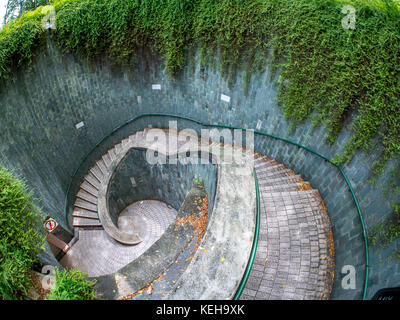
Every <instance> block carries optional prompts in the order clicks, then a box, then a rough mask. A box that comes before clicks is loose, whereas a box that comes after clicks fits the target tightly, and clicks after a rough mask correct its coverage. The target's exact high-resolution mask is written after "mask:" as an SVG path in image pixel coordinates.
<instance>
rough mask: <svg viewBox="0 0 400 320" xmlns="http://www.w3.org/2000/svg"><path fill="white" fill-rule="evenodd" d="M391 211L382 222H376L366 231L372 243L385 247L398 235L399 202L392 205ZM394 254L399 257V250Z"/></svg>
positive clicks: (399, 229) (399, 233)
mask: <svg viewBox="0 0 400 320" xmlns="http://www.w3.org/2000/svg"><path fill="white" fill-rule="evenodd" d="M393 209H394V210H393V213H392V214H391V215H390V216H389V217H388V218H387V219H385V221H383V222H382V223H378V224H376V225H375V226H374V227H373V228H371V230H370V231H369V232H368V239H369V241H370V242H371V244H372V245H378V246H381V247H385V246H387V245H389V244H390V243H392V241H393V240H394V239H397V238H398V237H399V236H400V204H396V205H393ZM394 256H395V257H397V258H400V251H396V252H395V253H394Z"/></svg>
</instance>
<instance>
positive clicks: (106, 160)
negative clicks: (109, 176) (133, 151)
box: [101, 153, 111, 168]
mask: <svg viewBox="0 0 400 320" xmlns="http://www.w3.org/2000/svg"><path fill="white" fill-rule="evenodd" d="M101 158H102V159H103V162H104V164H105V165H106V167H107V168H109V167H110V164H111V159H110V156H109V155H108V153H106V154H103V156H102V157H101Z"/></svg>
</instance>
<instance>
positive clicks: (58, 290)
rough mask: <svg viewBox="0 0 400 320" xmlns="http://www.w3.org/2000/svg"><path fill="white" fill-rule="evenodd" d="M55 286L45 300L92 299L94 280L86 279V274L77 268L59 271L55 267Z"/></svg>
mask: <svg viewBox="0 0 400 320" xmlns="http://www.w3.org/2000/svg"><path fill="white" fill-rule="evenodd" d="M55 271H56V282H55V287H54V288H53V289H51V290H50V293H49V294H48V295H47V297H46V300H93V299H94V296H95V294H96V292H95V291H94V289H93V286H94V285H95V283H96V281H95V280H93V281H88V280H86V276H87V275H86V274H85V273H83V272H81V271H79V270H75V269H72V270H69V271H60V270H58V269H57V268H56V270H55Z"/></svg>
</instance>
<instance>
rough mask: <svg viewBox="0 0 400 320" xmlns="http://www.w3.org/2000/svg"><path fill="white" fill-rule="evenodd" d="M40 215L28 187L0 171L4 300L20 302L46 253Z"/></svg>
mask: <svg viewBox="0 0 400 320" xmlns="http://www.w3.org/2000/svg"><path fill="white" fill-rule="evenodd" d="M40 221H41V218H40V212H39V209H38V208H37V207H35V205H34V200H33V199H32V197H31V194H30V193H29V192H28V190H27V187H26V185H25V183H24V182H23V181H21V180H19V179H17V178H16V177H15V175H13V174H12V173H11V172H9V171H7V170H6V169H4V168H1V167H0V298H1V299H19V298H20V297H21V294H24V293H26V288H27V287H29V286H30V276H29V273H28V272H29V270H30V269H31V268H32V267H33V265H34V263H35V262H37V258H36V257H37V255H38V253H39V251H40V250H41V249H43V242H44V239H45V237H44V233H43V234H41V233H39V232H38V231H37V229H38V228H35V227H38V224H39V223H40Z"/></svg>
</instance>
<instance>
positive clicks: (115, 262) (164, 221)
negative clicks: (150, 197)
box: [60, 129, 334, 300]
mask: <svg viewBox="0 0 400 320" xmlns="http://www.w3.org/2000/svg"><path fill="white" fill-rule="evenodd" d="M152 130H160V129H145V130H143V131H139V132H136V133H135V134H134V135H131V136H129V137H128V138H126V139H124V140H122V141H121V142H120V143H118V144H116V145H114V147H112V148H111V149H110V150H108V152H107V153H105V154H104V155H103V156H102V157H101V159H99V160H98V161H97V162H96V164H95V165H94V166H93V167H92V168H90V169H89V171H88V172H87V174H86V175H85V176H84V179H83V181H82V182H81V184H80V189H79V191H78V192H77V194H76V200H75V203H74V206H73V212H72V225H73V228H74V239H73V240H72V241H71V243H70V244H69V245H70V247H71V249H70V250H69V251H68V252H67V253H66V254H65V256H64V257H63V258H62V259H61V260H60V263H61V264H62V265H63V266H65V267H66V268H78V269H81V270H83V271H85V272H87V273H88V274H89V275H90V276H93V277H95V276H103V275H107V274H111V273H117V272H118V270H120V269H121V268H123V267H124V266H126V265H127V264H129V263H131V262H132V261H134V260H135V259H137V258H138V257H140V255H141V254H143V253H144V252H145V251H146V250H147V249H149V248H150V247H151V246H152V245H153V244H154V243H155V242H156V241H157V240H158V239H160V237H161V236H162V233H163V232H164V231H165V230H166V229H167V228H168V227H169V226H170V225H171V224H173V222H174V220H175V218H176V216H177V212H176V211H175V210H174V209H172V208H170V207H169V206H166V205H165V204H163V203H157V202H155V201H154V202H151V201H146V202H144V203H136V204H134V205H135V206H136V207H135V208H136V209H135V210H133V213H131V214H129V213H127V214H125V216H126V215H128V216H129V215H131V216H135V214H137V212H141V213H140V214H139V215H140V216H141V217H142V218H141V219H142V220H140V221H141V222H142V223H143V221H144V220H146V223H147V225H148V226H149V228H150V229H151V228H152V226H153V227H154V226H157V228H155V229H154V230H153V232H144V233H142V234H141V235H140V240H141V241H140V243H138V244H135V245H127V244H124V243H121V242H120V241H117V240H116V239H115V238H113V236H112V233H110V232H107V226H105V225H104V223H102V221H103V220H102V219H101V216H102V213H99V208H100V206H101V203H102V200H101V199H100V198H101V196H102V192H103V191H102V190H106V189H107V185H108V183H109V181H110V177H111V176H112V172H113V171H114V170H115V168H116V166H117V164H118V161H120V160H121V159H122V158H123V156H124V155H125V154H126V153H127V151H128V150H129V149H130V148H143V149H148V148H154V147H155V143H154V141H152V142H149V139H147V136H148V134H149V132H151V131H152ZM161 130H163V131H164V132H165V133H166V135H167V137H169V136H170V135H171V134H172V133H174V134H176V132H172V131H171V130H166V129H161ZM156 144H157V143H156ZM156 147H157V148H158V150H162V149H163V148H165V146H164V145H162V144H161V143H159V144H158V145H156ZM176 147H177V149H176V150H165V152H166V153H168V152H170V153H176V152H177V150H178V149H179V147H181V145H179V144H178V145H177V146H176ZM212 147H213V148H222V149H224V150H225V151H226V150H227V148H228V149H229V148H231V149H232V148H234V147H233V146H230V145H223V144H221V143H211V144H210V143H209V142H208V141H207V142H203V141H200V144H199V150H200V149H202V148H204V149H207V150H209V148H212ZM235 150H236V149H235ZM242 153H243V155H244V156H245V158H246V159H247V161H248V163H247V164H246V166H247V167H246V168H245V169H251V170H250V171H248V170H244V173H243V172H240V171H241V170H242V169H243V168H238V167H235V166H230V165H227V164H222V163H217V166H218V168H219V169H218V170H219V176H218V182H217V183H218V185H225V188H228V189H229V188H230V189H229V190H225V189H218V191H217V195H216V200H215V201H216V203H215V207H216V208H214V211H216V212H213V215H212V216H211V219H212V220H211V221H209V222H208V225H207V230H206V233H205V235H204V238H203V241H202V244H201V247H202V248H211V247H212V248H214V245H215V246H218V242H217V241H216V240H215V239H216V238H218V236H219V235H221V234H223V233H224V232H225V233H226V232H227V231H226V230H223V229H221V227H220V226H219V225H218V223H217V222H218V219H223V218H221V217H222V216H219V215H218V210H220V211H221V212H223V214H224V215H229V213H230V211H232V210H233V209H231V207H230V206H231V204H232V201H234V200H232V199H237V198H238V197H242V198H246V197H248V198H251V199H250V200H245V199H244V200H243V203H242V202H240V201H241V200H240V199H239V203H238V204H237V208H236V209H235V210H237V211H239V212H240V213H239V215H240V217H238V218H237V221H235V217H230V218H229V219H231V223H232V225H234V226H235V223H237V225H238V226H239V225H244V226H245V228H247V229H246V232H243V234H244V236H242V235H239V234H234V232H233V231H232V230H236V229H231V231H230V233H232V234H230V235H225V234H224V237H225V236H226V237H225V238H224V237H222V240H221V247H223V249H221V250H223V251H221V250H214V251H213V250H210V249H209V250H208V253H209V255H208V258H207V259H209V260H205V259H206V258H204V256H205V254H204V252H202V250H198V252H196V254H195V257H194V259H193V260H192V262H191V263H190V265H189V267H188V268H187V270H186V271H185V272H184V273H183V274H182V276H181V277H180V278H179V280H178V281H177V282H176V285H175V288H173V289H172V290H171V291H170V292H169V293H168V295H166V299H187V298H188V296H190V294H191V291H190V290H191V289H190V288H191V286H193V285H195V283H202V282H204V283H209V282H210V281H214V280H210V279H214V277H215V278H218V277H219V280H215V281H216V282H215V283H214V282H212V283H211V282H210V283H209V285H208V286H207V287H205V288H204V289H201V288H199V289H198V291H199V293H198V295H197V296H195V295H193V296H192V297H191V298H193V299H225V298H229V297H230V298H232V295H231V294H233V293H234V292H232V293H228V294H225V295H221V292H223V291H226V290H231V291H232V290H233V288H236V289H237V285H238V282H239V281H240V280H241V277H242V275H243V271H244V267H245V265H246V264H245V263H244V262H247V261H248V257H249V254H250V249H251V245H252V241H253V239H254V232H255V209H256V208H255V206H256V201H255V192H256V190H253V189H254V188H255V187H254V171H255V173H256V176H257V178H258V188H259V189H258V190H259V195H260V198H259V199H260V207H259V212H260V234H259V241H258V248H257V252H256V256H255V260H254V264H253V266H252V269H251V272H250V276H249V278H248V281H247V283H246V286H245V289H244V291H243V294H242V295H241V299H247V300H252V299H262V300H269V299H285V300H286V299H308V300H312V299H329V297H330V292H331V290H332V284H333V279H334V273H333V270H334V265H333V264H334V246H333V238H332V231H331V226H330V221H329V217H328V214H327V211H326V208H325V206H324V203H323V200H322V198H321V196H320V194H319V192H318V190H314V189H313V188H312V186H311V185H310V184H309V183H308V182H306V181H304V180H303V179H302V177H301V176H300V175H298V174H296V173H294V172H293V171H292V170H290V169H287V168H286V167H285V166H284V165H282V164H279V163H278V162H276V161H275V160H272V159H270V158H268V157H267V156H265V155H262V154H259V153H256V152H254V151H253V150H244V149H243V150H242ZM242 171H243V170H242ZM235 192H236V193H237V194H236V196H235ZM234 196H235V197H236V198H235V197H234ZM229 197H233V198H231V199H229ZM246 201H247V202H246ZM225 202H226V203H225ZM99 204H100V206H99ZM222 207H224V210H223V211H222V209H221V208H222ZM128 211H129V210H128ZM135 212H136V213H135ZM214 214H215V216H214ZM221 214H222V213H221ZM121 216H124V214H121ZM233 216H235V215H233ZM143 219H144V220H143ZM119 227H121V230H122V229H123V227H122V226H121V225H119ZM136 228H139V229H140V223H137V224H136ZM139 233H140V232H139ZM213 241H215V243H213ZM240 243H245V244H246V245H244V246H243V247H241V246H240ZM241 249H243V250H242V251H241ZM213 255H214V257H213V258H209V257H210V256H213ZM221 255H223V257H224V258H223V260H226V261H224V262H225V264H224V263H222V262H221V261H222V259H221ZM238 259H239V260H238ZM212 261H218V262H221V263H220V264H221V265H223V267H218V268H217V269H215V270H214V271H213V270H211V271H209V272H208V271H205V270H204V268H206V267H207V263H212ZM229 263H230V264H229ZM229 268H231V269H232V270H236V269H237V273H236V271H232V272H231V271H230V269H229ZM213 272H214V273H215V274H217V276H214V275H212V273H213ZM228 273H229V274H228ZM229 277H233V278H234V277H236V278H238V279H237V281H236V282H235V283H234V284H233V285H232V287H231V288H226V287H224V284H223V283H224V281H225V280H224V279H228V278H229ZM218 281H220V282H218ZM197 286H199V285H197ZM219 286H220V287H219ZM210 292H211V293H210ZM124 294H127V292H124Z"/></svg>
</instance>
